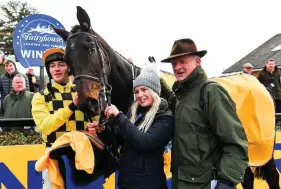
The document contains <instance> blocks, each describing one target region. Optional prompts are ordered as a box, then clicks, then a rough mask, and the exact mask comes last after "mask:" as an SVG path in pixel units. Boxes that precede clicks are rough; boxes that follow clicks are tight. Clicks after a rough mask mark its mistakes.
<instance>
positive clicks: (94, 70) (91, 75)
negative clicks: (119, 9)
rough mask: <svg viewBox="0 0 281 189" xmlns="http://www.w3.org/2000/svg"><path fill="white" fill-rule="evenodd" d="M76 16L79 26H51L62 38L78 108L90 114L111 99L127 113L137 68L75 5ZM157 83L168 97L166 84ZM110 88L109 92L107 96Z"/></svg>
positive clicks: (98, 110)
mask: <svg viewBox="0 0 281 189" xmlns="http://www.w3.org/2000/svg"><path fill="white" fill-rule="evenodd" d="M77 19H78V21H79V25H76V26H74V27H73V28H72V30H71V31H70V32H68V31H65V30H62V29H58V28H55V27H54V30H55V32H56V33H57V34H58V35H60V36H61V37H62V38H63V39H64V41H66V53H65V60H66V61H68V63H69V64H70V65H71V67H72V69H73V73H74V76H75V79H74V83H75V84H76V89H77V92H78V98H79V108H80V109H81V110H82V111H83V112H85V113H87V114H89V115H91V116H94V115H98V114H100V113H101V111H102V110H103V108H104V106H105V103H106V102H108V100H109V101H110V100H111V101H112V103H113V104H115V105H116V106H117V107H118V108H119V109H120V110H121V111H123V112H127V111H128V109H129V107H130V105H131V103H132V101H133V80H134V78H135V77H137V76H138V75H139V74H140V71H141V69H140V68H139V67H136V66H135V65H133V64H132V63H130V62H129V61H128V60H127V59H126V58H124V57H123V56H122V55H120V54H119V53H117V52H116V51H114V50H113V49H112V48H111V47H110V46H109V45H108V43H107V42H106V41H105V40H104V39H103V38H102V37H101V36H100V35H99V34H98V33H97V32H95V31H94V30H93V29H92V27H91V21H90V18H89V16H88V14H87V13H86V11H85V10H84V9H82V8H81V7H79V6H78V7H77ZM161 86H162V87H161V88H162V93H161V96H162V97H164V98H166V99H167V98H169V96H170V92H171V90H170V89H169V87H168V85H166V83H165V82H164V81H163V80H161ZM111 88H112V91H111V95H108V94H110V93H109V92H110V89H111ZM110 98H111V99H110Z"/></svg>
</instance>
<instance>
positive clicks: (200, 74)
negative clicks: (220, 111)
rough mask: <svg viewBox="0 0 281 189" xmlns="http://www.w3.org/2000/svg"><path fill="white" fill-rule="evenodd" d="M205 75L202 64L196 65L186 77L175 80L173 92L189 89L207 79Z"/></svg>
mask: <svg viewBox="0 0 281 189" xmlns="http://www.w3.org/2000/svg"><path fill="white" fill-rule="evenodd" d="M207 79H208V78H207V75H206V73H205V71H204V70H203V68H202V66H201V65H199V66H197V67H196V68H195V69H194V70H193V72H192V73H191V74H190V75H189V76H187V78H186V79H185V80H183V81H181V82H179V81H176V82H175V83H174V85H173V87H172V89H173V91H174V92H175V93H178V92H183V91H189V90H191V89H192V88H194V87H195V86H197V85H198V84H200V83H203V82H205V81H206V80H207Z"/></svg>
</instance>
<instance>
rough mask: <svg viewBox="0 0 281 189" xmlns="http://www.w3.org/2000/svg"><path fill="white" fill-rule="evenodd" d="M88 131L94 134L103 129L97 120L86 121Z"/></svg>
mask: <svg viewBox="0 0 281 189" xmlns="http://www.w3.org/2000/svg"><path fill="white" fill-rule="evenodd" d="M87 126H88V132H89V133H90V134H91V135H94V134H96V133H101V132H102V131H103V130H102V128H101V127H100V126H99V122H98V121H93V122H92V123H88V125H87Z"/></svg>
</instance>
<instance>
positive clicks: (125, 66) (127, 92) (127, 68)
mask: <svg viewBox="0 0 281 189" xmlns="http://www.w3.org/2000/svg"><path fill="white" fill-rule="evenodd" d="M111 53H112V54H111V55H109V56H110V59H111V60H110V62H111V74H110V76H109V83H110V84H111V85H112V103H113V104H115V105H116V106H117V107H118V108H119V109H120V110H122V111H124V112H125V111H128V109H129V108H130V106H131V104H132V102H133V75H135V77H136V76H137V75H138V74H139V71H138V70H137V69H136V68H135V67H134V66H133V65H132V64H130V63H129V62H128V61H127V60H125V59H124V58H123V57H121V55H119V54H117V53H116V52H111Z"/></svg>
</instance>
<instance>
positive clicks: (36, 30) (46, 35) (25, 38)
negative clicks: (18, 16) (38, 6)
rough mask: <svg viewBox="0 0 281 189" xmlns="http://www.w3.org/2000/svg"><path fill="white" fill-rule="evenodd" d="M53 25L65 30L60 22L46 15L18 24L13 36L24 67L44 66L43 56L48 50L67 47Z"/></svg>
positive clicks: (18, 56) (17, 53) (14, 44)
mask: <svg viewBox="0 0 281 189" xmlns="http://www.w3.org/2000/svg"><path fill="white" fill-rule="evenodd" d="M51 24H52V25H54V26H56V27H58V28H62V29H64V27H63V25H62V24H61V23H60V22H59V21H58V20H56V19H55V18H53V17H50V16H48V15H44V14H32V15H29V16H27V17H25V18H24V19H22V20H21V21H20V22H19V23H18V24H17V26H16V28H15V31H14V34H13V47H14V51H15V55H16V57H17V59H18V61H19V62H20V64H21V65H22V66H23V67H25V68H27V67H29V66H32V67H38V66H43V62H42V55H43V53H44V52H45V51H46V50H47V49H49V48H51V47H55V46H58V47H64V46H65V43H64V41H63V39H62V38H61V37H60V36H59V35H57V34H56V33H55V31H54V30H53V28H52V27H51Z"/></svg>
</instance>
